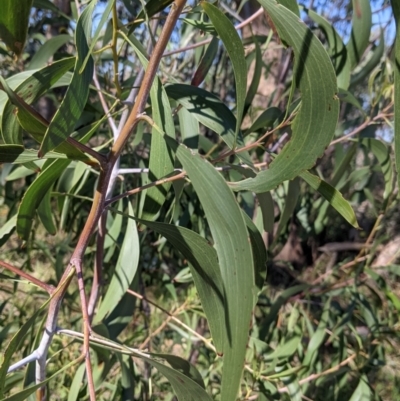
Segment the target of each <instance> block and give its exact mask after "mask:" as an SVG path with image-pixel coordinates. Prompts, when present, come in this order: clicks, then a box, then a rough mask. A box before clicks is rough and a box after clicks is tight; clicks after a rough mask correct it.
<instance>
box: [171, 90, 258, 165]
mask: <svg viewBox="0 0 400 401" xmlns="http://www.w3.org/2000/svg"><path fill="white" fill-rule="evenodd" d="M165 90H166V91H167V94H168V96H169V97H171V98H172V99H174V100H176V101H177V102H178V103H179V104H181V105H182V106H183V107H184V108H185V109H187V110H188V111H189V113H191V114H193V116H194V117H195V118H196V119H197V120H198V121H199V122H200V123H201V124H203V125H204V126H206V127H207V128H210V129H211V130H213V131H214V132H216V133H217V134H218V135H220V136H221V138H222V140H223V141H224V142H225V143H226V144H227V145H228V146H229V148H230V149H233V147H234V145H235V129H236V128H235V127H236V119H235V116H234V115H233V114H232V112H231V111H230V110H229V109H228V107H227V106H226V105H225V104H224V103H222V102H221V101H220V100H219V99H218V98H217V97H216V96H214V95H213V94H211V93H210V92H207V91H206V90H204V89H201V88H196V87H194V86H191V85H185V84H173V85H168V86H167V87H166V88H165ZM236 145H237V146H238V147H243V146H244V142H243V138H242V135H241V133H239V134H238V136H237V138H236ZM238 157H239V158H240V159H241V160H242V161H243V162H244V163H246V164H248V165H250V166H251V165H252V162H251V158H250V156H249V154H248V152H247V151H243V152H240V153H238Z"/></svg>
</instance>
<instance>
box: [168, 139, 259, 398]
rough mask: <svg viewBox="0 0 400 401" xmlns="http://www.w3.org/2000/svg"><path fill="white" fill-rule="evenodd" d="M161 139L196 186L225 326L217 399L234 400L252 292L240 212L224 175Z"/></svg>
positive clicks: (251, 270) (247, 245) (246, 236)
mask: <svg viewBox="0 0 400 401" xmlns="http://www.w3.org/2000/svg"><path fill="white" fill-rule="evenodd" d="M166 139H167V141H168V142H169V143H170V144H171V146H175V149H176V155H177V157H178V159H179V161H180V162H181V163H182V166H183V168H184V169H185V171H186V172H187V173H188V176H189V178H190V180H191V182H192V184H193V187H194V189H195V190H196V193H197V195H198V197H199V199H200V203H201V205H202V206H203V209H204V212H205V214H206V217H207V221H208V224H209V226H210V230H211V234H212V236H213V239H214V247H215V249H216V251H217V254H218V261H219V265H220V268H221V276H222V281H223V294H224V298H225V300H226V304H225V308H226V309H225V317H226V322H225V323H226V330H227V336H226V337H227V341H226V342H225V344H224V349H223V352H224V356H223V362H224V365H223V375H222V389H221V400H222V401H231V400H235V399H236V397H237V393H238V389H239V386H240V381H241V376H242V371H243V364H244V359H245V353H246V344H247V339H248V334H249V323H250V318H251V312H252V309H253V294H254V291H255V283H254V282H255V279H254V267H253V255H252V249H251V244H250V239H249V234H248V232H247V227H246V223H245V221H244V218H243V215H242V212H241V210H240V208H239V206H238V204H237V202H236V199H235V197H234V196H233V194H232V192H231V190H230V189H229V187H228V186H227V184H226V182H225V180H224V179H223V177H222V176H221V175H220V174H219V173H218V172H217V171H216V170H215V168H214V167H213V166H212V165H211V164H210V163H208V162H207V161H205V160H203V159H202V158H201V157H200V156H199V155H198V154H195V153H193V152H191V151H190V150H189V149H187V148H186V147H185V146H183V145H180V146H178V147H176V145H173V144H172V141H171V140H168V137H166ZM174 142H175V141H174ZM175 144H176V142H175Z"/></svg>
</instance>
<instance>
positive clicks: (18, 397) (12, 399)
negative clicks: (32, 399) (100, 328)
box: [1, 358, 80, 401]
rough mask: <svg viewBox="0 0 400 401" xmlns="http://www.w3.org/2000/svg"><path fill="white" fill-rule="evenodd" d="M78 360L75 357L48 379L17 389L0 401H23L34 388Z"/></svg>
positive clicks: (37, 387) (69, 367)
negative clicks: (14, 392)
mask: <svg viewBox="0 0 400 401" xmlns="http://www.w3.org/2000/svg"><path fill="white" fill-rule="evenodd" d="M78 361H80V358H78V359H75V360H73V361H72V362H70V363H67V364H66V365H64V366H63V367H62V368H61V369H60V370H58V371H57V372H56V373H54V374H53V375H52V376H50V377H49V378H48V379H46V380H43V381H42V382H41V383H39V384H35V385H34V386H31V387H28V388H25V389H23V390H22V391H19V392H18V393H16V394H13V395H10V396H8V397H5V398H3V399H2V400H1V401H25V400H26V399H28V397H29V396H30V395H31V394H33V393H34V392H35V391H36V390H38V389H39V388H41V387H45V386H46V384H47V383H48V382H50V381H51V380H53V379H54V378H55V377H57V376H58V375H60V374H61V373H63V372H65V371H66V370H68V369H71V367H72V366H74V365H75V364H76V363H77V362H78Z"/></svg>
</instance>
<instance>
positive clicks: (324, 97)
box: [230, 0, 339, 192]
mask: <svg viewBox="0 0 400 401" xmlns="http://www.w3.org/2000/svg"><path fill="white" fill-rule="evenodd" d="M259 2H260V3H261V5H262V6H263V7H264V8H265V9H266V11H267V13H268V15H269V17H270V18H271V19H272V20H273V22H274V24H275V27H276V29H277V32H278V33H279V35H280V37H281V38H282V39H283V40H284V41H285V42H286V43H288V44H289V45H290V46H292V47H293V51H294V55H295V60H296V64H295V68H294V77H295V78H294V79H295V83H296V86H297V87H299V89H300V92H301V95H302V98H301V99H302V100H301V106H300V111H299V113H298V114H297V116H296V117H295V119H294V121H293V123H292V126H291V127H292V131H293V134H292V138H291V140H290V141H289V143H288V144H287V145H285V147H284V148H283V150H282V151H281V152H280V153H279V155H278V156H277V157H276V158H275V159H274V161H273V162H272V163H271V164H270V166H269V168H268V169H267V170H264V171H262V172H260V173H258V174H257V177H255V178H250V179H246V180H244V181H240V182H235V183H231V184H230V185H231V186H232V188H233V189H234V190H236V191H238V190H239V191H240V190H248V191H254V192H266V191H269V190H271V189H273V188H275V187H276V186H277V185H279V184H280V183H281V182H283V181H287V180H291V179H293V178H294V177H296V176H297V175H299V174H300V173H301V172H303V171H305V170H307V169H309V168H311V167H312V166H313V164H314V163H315V162H316V160H317V159H318V158H319V157H320V156H321V155H322V154H323V152H324V150H325V148H326V147H327V146H328V144H329V143H330V141H331V140H332V137H333V134H334V132H335V127H336V122H337V119H338V112H339V100H338V97H337V86H336V76H335V73H334V70H333V67H332V63H331V61H330V59H329V57H328V54H327V53H326V51H325V49H324V48H323V46H322V45H321V42H320V41H319V40H318V39H317V38H316V37H315V36H314V35H313V33H312V32H311V31H310V30H309V29H308V28H307V27H306V26H305V25H304V24H303V23H301V22H300V21H299V20H298V18H297V17H296V16H295V15H294V14H292V13H288V12H287V11H286V9H285V7H283V6H281V5H276V3H274V2H273V1H272V0H259ZM305 47H307V52H305V51H304V49H305ZM315 121H318V124H315V123H314V122H315Z"/></svg>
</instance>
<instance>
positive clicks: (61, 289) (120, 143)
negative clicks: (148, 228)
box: [36, 0, 186, 401]
mask: <svg viewBox="0 0 400 401" xmlns="http://www.w3.org/2000/svg"><path fill="white" fill-rule="evenodd" d="M185 3H186V0H175V2H174V3H173V4H172V7H171V11H170V13H169V15H168V17H167V19H166V21H165V24H164V28H163V30H162V32H161V35H160V37H159V40H158V42H157V43H156V45H155V47H154V51H153V53H152V55H151V57H150V60H149V64H148V67H147V69H146V72H145V74H144V77H143V82H142V85H141V87H140V89H139V92H138V95H137V98H136V102H135V104H134V107H133V109H132V111H131V113H130V115H129V117H128V119H127V121H126V123H125V125H124V126H123V127H122V129H121V131H120V132H119V135H118V138H117V139H116V141H115V143H114V145H113V147H112V149H111V151H110V153H109V155H108V157H107V162H106V163H105V164H103V165H102V166H101V171H100V177H99V181H98V185H97V189H96V192H95V195H94V198H93V203H92V207H91V210H90V213H89V216H88V219H87V221H86V224H85V227H84V228H83V230H82V233H81V235H80V238H79V240H78V243H77V245H76V248H75V250H74V252H73V254H72V257H71V259H70V263H69V265H68V267H67V268H66V270H65V272H64V274H63V276H62V278H61V281H60V284H59V286H58V287H57V289H56V292H57V293H56V296H55V297H54V298H53V299H52V301H51V302H50V306H49V313H48V317H47V321H46V325H45V331H44V334H43V337H42V341H41V344H40V347H42V349H43V350H44V352H43V355H42V356H41V357H40V359H38V360H37V376H36V380H37V382H41V381H43V379H44V377H45V369H44V368H45V365H46V356H47V350H48V347H49V345H50V342H51V340H52V338H53V336H54V333H55V329H56V321H57V317H58V312H59V309H60V306H61V302H62V300H63V297H64V294H65V292H66V290H67V288H68V285H69V283H70V281H71V278H72V277H71V272H73V271H74V270H75V269H76V274H77V276H78V285H79V293H80V298H81V306H82V316H83V339H84V341H83V353H84V355H85V364H86V373H87V380H88V389H89V397H90V400H91V401H95V400H96V395H95V389H94V382H93V375H92V368H91V362H90V354H89V346H90V345H89V339H90V333H91V328H90V319H89V313H88V308H87V300H86V294H85V288H84V281H83V268H82V261H83V256H84V253H85V250H86V248H87V246H88V243H89V240H90V237H91V235H92V233H93V231H94V230H95V228H96V227H97V225H98V223H99V220H100V218H101V216H102V214H103V212H104V210H105V200H106V193H107V188H108V185H109V182H110V179H111V176H112V171H113V167H114V165H115V163H116V162H117V160H118V157H119V155H120V154H121V152H122V150H123V148H124V146H125V144H126V142H127V141H128V139H129V137H130V135H131V134H132V132H133V130H134V128H135V127H136V125H137V124H138V122H139V118H138V117H139V116H140V115H141V114H143V112H144V109H145V106H146V103H147V99H148V97H149V94H150V89H151V86H152V84H153V81H154V78H155V76H156V72H157V69H158V66H159V63H160V60H161V58H162V56H163V53H164V50H165V48H166V46H167V44H168V42H169V39H170V36H171V34H172V31H173V29H174V27H175V25H176V22H177V20H178V18H179V16H180V14H181V12H182V10H183V7H184V5H185ZM38 398H39V399H43V398H44V390H43V389H42V390H41V392H40V393H38Z"/></svg>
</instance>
